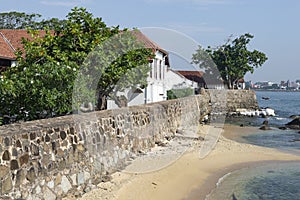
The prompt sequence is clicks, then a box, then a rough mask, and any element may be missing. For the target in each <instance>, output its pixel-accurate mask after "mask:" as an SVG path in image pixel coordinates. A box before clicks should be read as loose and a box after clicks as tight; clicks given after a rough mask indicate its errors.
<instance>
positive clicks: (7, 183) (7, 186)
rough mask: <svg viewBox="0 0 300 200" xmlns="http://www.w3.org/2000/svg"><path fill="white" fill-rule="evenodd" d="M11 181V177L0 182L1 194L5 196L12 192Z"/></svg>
mask: <svg viewBox="0 0 300 200" xmlns="http://www.w3.org/2000/svg"><path fill="white" fill-rule="evenodd" d="M12 187H13V186H12V181H11V177H8V178H6V179H5V180H4V181H3V182H2V188H1V191H2V194H7V193H9V192H11V190H12Z"/></svg>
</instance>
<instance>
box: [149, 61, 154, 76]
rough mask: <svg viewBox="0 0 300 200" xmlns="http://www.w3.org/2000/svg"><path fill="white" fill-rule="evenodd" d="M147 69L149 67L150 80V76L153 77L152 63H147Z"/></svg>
mask: <svg viewBox="0 0 300 200" xmlns="http://www.w3.org/2000/svg"><path fill="white" fill-rule="evenodd" d="M149 67H150V74H149V76H150V78H153V77H152V76H153V72H152V71H153V67H152V62H150V63H149Z"/></svg>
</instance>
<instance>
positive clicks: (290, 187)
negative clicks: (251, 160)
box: [206, 162, 300, 200]
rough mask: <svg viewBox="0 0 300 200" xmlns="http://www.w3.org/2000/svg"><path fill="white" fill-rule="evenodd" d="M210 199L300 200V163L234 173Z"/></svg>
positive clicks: (225, 178) (265, 165)
mask: <svg viewBox="0 0 300 200" xmlns="http://www.w3.org/2000/svg"><path fill="white" fill-rule="evenodd" d="M206 199H207V200H297V199H300V162H286V163H268V164H263V165H259V166H255V167H249V168H243V169H241V170H237V171H234V172H231V173H230V174H227V175H226V177H224V178H223V179H220V181H219V184H218V187H217V188H216V189H215V190H214V191H212V193H211V194H210V195H209V196H207V198H206Z"/></svg>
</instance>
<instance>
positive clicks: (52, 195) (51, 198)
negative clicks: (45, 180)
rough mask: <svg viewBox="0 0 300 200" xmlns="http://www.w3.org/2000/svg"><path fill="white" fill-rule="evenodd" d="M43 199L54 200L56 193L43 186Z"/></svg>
mask: <svg viewBox="0 0 300 200" xmlns="http://www.w3.org/2000/svg"><path fill="white" fill-rule="evenodd" d="M43 194H44V195H43V197H44V200H56V195H55V193H54V192H52V191H51V190H50V189H49V188H48V187H44V191H43Z"/></svg>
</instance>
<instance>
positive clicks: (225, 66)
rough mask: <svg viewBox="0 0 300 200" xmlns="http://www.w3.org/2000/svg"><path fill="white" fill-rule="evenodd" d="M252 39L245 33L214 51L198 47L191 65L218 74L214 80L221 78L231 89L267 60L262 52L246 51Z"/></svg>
mask: <svg viewBox="0 0 300 200" xmlns="http://www.w3.org/2000/svg"><path fill="white" fill-rule="evenodd" d="M253 37H254V36H253V35H251V34H249V33H246V34H244V35H241V36H239V37H238V38H235V39H234V40H231V39H229V40H228V41H227V42H226V43H225V44H223V45H221V46H220V47H217V48H215V49H213V48H211V47H208V48H207V49H203V48H201V47H199V49H198V50H197V51H196V53H195V54H194V55H193V57H192V60H193V63H195V64H198V65H199V67H200V68H202V69H205V70H206V72H208V73H213V74H218V75H219V77H217V76H216V78H221V79H222V80H223V82H224V83H225V84H227V86H228V88H230V89H232V88H233V87H234V86H235V85H236V84H237V82H238V80H240V79H242V78H244V76H245V75H246V73H247V72H250V73H253V72H254V68H257V67H260V66H262V65H263V64H264V63H265V62H266V60H267V59H268V58H267V56H266V55H265V54H264V53H263V52H260V51H258V50H253V51H250V50H249V49H248V47H247V45H248V44H249V42H250V41H251V39H252V38H253ZM207 55H209V57H210V58H211V59H209V57H208V56H207ZM212 61H213V62H212ZM216 70H217V71H218V72H216Z"/></svg>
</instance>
